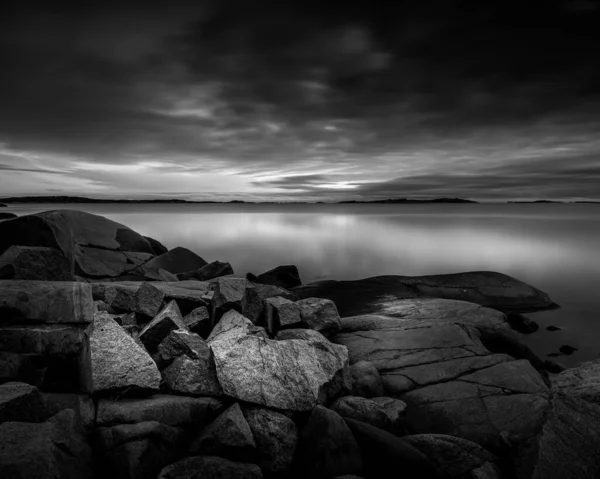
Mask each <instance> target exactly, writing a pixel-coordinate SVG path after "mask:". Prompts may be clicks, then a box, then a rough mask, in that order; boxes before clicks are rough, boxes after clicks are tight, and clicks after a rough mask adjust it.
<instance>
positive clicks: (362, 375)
mask: <svg viewBox="0 0 600 479" xmlns="http://www.w3.org/2000/svg"><path fill="white" fill-rule="evenodd" d="M350 374H352V379H353V380H354V381H353V383H352V394H353V395H355V396H361V397H365V398H371V397H378V396H383V394H384V392H383V383H382V382H381V376H380V375H379V371H378V370H377V368H376V367H375V366H374V365H373V363H371V362H369V361H358V362H356V363H354V364H353V365H352V366H350Z"/></svg>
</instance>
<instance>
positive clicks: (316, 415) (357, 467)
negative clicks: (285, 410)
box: [298, 406, 363, 478]
mask: <svg viewBox="0 0 600 479" xmlns="http://www.w3.org/2000/svg"><path fill="white" fill-rule="evenodd" d="M298 447H299V450H298V454H299V465H300V466H301V467H303V469H304V470H305V472H306V475H308V476H310V477H315V478H327V477H333V476H339V475H342V474H360V473H362V469H363V463H362V455H361V452H360V449H359V448H358V444H357V443H356V440H355V439H354V436H353V435H352V432H351V431H350V429H349V428H348V426H347V425H346V423H345V422H344V420H343V419H342V418H341V417H340V416H339V415H338V414H337V413H336V412H334V411H331V410H330V409H326V408H324V407H323V406H317V407H315V408H314V409H313V410H312V411H311V413H310V416H309V418H308V421H307V423H306V425H305V426H304V428H303V429H302V431H301V432H300V441H299V445H298Z"/></svg>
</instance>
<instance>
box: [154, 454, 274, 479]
mask: <svg viewBox="0 0 600 479" xmlns="http://www.w3.org/2000/svg"><path fill="white" fill-rule="evenodd" d="M209 477H210V478H213V477H214V478H223V479H229V478H231V479H238V478H239V479H262V477H263V475H262V472H261V470H260V468H259V467H258V466H257V465H256V464H244V463H239V462H232V461H229V460H227V459H223V458H222V457H214V456H195V457H186V458H185V459H182V460H181V461H179V462H176V463H175V464H171V465H170V466H167V467H165V468H164V469H163V470H162V471H161V473H160V474H159V476H158V479H203V478H209Z"/></svg>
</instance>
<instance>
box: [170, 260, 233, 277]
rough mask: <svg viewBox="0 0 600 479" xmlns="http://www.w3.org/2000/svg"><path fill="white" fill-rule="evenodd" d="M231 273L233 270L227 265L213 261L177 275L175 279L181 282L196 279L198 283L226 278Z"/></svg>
mask: <svg viewBox="0 0 600 479" xmlns="http://www.w3.org/2000/svg"><path fill="white" fill-rule="evenodd" d="M230 274H234V273H233V268H232V267H231V265H230V264H229V263H224V262H223V261H213V262H212V263H208V264H206V265H204V266H202V267H201V268H199V269H196V270H192V271H186V272H185V273H179V274H178V275H177V277H178V278H179V279H181V280H187V279H197V280H199V281H209V280H211V279H215V278H219V277H221V276H227V275H230Z"/></svg>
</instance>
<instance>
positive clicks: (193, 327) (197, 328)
mask: <svg viewBox="0 0 600 479" xmlns="http://www.w3.org/2000/svg"><path fill="white" fill-rule="evenodd" d="M183 322H184V323H185V325H186V326H187V327H188V328H189V330H190V331H192V332H193V333H196V334H199V335H200V336H201V337H202V338H204V339H206V338H208V335H209V334H210V332H211V330H212V323H211V320H210V314H208V309H207V308H206V306H200V307H199V308H196V309H194V310H193V311H192V312H191V313H189V314H187V315H186V316H184V317H183Z"/></svg>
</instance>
